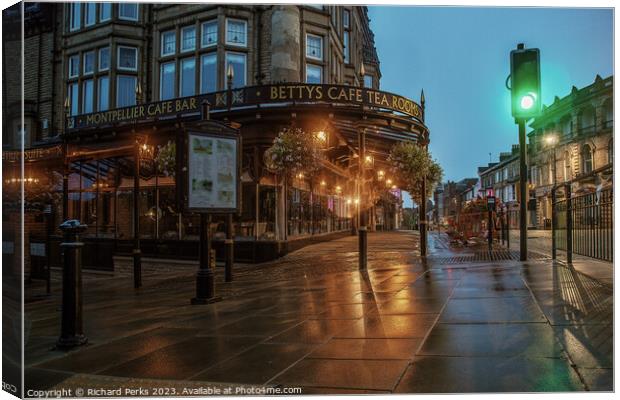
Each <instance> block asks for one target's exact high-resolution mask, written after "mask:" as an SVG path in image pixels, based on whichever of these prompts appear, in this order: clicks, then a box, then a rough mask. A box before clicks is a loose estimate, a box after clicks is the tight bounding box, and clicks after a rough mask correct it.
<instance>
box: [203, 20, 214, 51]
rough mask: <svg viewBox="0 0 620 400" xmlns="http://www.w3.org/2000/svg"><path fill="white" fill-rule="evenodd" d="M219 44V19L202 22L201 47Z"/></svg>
mask: <svg viewBox="0 0 620 400" xmlns="http://www.w3.org/2000/svg"><path fill="white" fill-rule="evenodd" d="M216 44H217V20H213V21H207V22H205V23H203V24H202V42H201V47H208V46H215V45H216Z"/></svg>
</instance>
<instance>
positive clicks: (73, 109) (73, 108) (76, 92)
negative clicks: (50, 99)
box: [67, 82, 80, 116]
mask: <svg viewBox="0 0 620 400" xmlns="http://www.w3.org/2000/svg"><path fill="white" fill-rule="evenodd" d="M67 95H68V96H69V103H70V108H69V113H70V114H71V116H75V115H78V112H79V106H80V87H79V85H78V84H77V82H76V83H71V84H69V88H68V90H67Z"/></svg>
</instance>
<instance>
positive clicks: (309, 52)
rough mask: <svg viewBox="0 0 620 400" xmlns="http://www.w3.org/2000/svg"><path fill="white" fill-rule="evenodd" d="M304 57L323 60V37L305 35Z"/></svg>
mask: <svg viewBox="0 0 620 400" xmlns="http://www.w3.org/2000/svg"><path fill="white" fill-rule="evenodd" d="M306 57H308V58H312V59H314V60H323V38H322V37H320V36H316V35H311V34H307V35H306Z"/></svg>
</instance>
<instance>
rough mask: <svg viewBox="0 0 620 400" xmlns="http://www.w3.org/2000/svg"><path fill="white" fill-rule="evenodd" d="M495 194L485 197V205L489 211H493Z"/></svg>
mask: <svg viewBox="0 0 620 400" xmlns="http://www.w3.org/2000/svg"><path fill="white" fill-rule="evenodd" d="M495 204H496V203H495V196H489V197H487V207H488V208H489V210H490V211H495Z"/></svg>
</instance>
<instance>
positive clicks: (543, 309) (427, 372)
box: [26, 232, 613, 394]
mask: <svg viewBox="0 0 620 400" xmlns="http://www.w3.org/2000/svg"><path fill="white" fill-rule="evenodd" d="M439 240H440V239H438V238H436V237H435V236H434V235H431V240H430V246H431V249H433V251H435V252H443V253H445V254H446V256H450V255H451V254H450V253H449V249H447V247H446V246H444V245H442V243H439ZM369 243H370V251H369V259H368V265H369V268H368V271H365V272H359V271H358V270H357V253H356V252H355V251H354V250H355V249H356V238H354V237H350V238H344V239H340V240H336V241H332V242H327V243H321V244H317V245H313V246H309V247H307V248H304V249H302V250H300V251H298V252H295V253H293V254H290V255H289V256H287V257H285V258H283V259H281V260H277V261H275V262H273V263H270V264H266V265H261V266H258V267H252V266H249V267H240V268H238V273H237V275H236V280H235V282H234V283H224V282H222V281H221V280H219V281H218V285H217V290H218V292H219V293H221V294H222V296H223V297H224V301H222V302H219V303H215V304H211V305H206V306H191V305H189V299H190V297H192V295H193V290H194V277H193V272H192V271H189V270H187V269H186V270H184V271H179V272H176V273H168V274H162V275H159V276H148V277H146V278H145V286H144V287H143V288H142V289H140V290H139V291H135V290H134V289H133V288H132V287H131V285H132V282H131V279H130V277H126V276H125V277H114V278H100V279H87V281H86V283H85V286H86V289H85V293H86V294H85V300H84V304H85V307H84V320H85V331H86V334H87V335H88V337H89V339H90V344H89V345H88V346H86V347H83V348H80V349H78V350H75V351H72V352H69V353H61V352H58V351H55V350H52V347H53V344H54V342H55V340H56V337H57V335H58V333H59V311H58V305H59V296H57V295H56V296H54V297H53V298H52V299H50V300H48V301H39V302H36V303H31V304H28V306H27V320H28V321H29V322H31V330H30V331H29V332H28V343H27V348H26V364H27V367H28V368H29V371H31V372H32V373H31V374H30V375H28V372H27V385H28V386H30V387H32V388H50V387H75V386H76V385H80V384H81V385H84V386H87V385H95V384H99V385H103V384H106V385H112V383H110V382H113V384H114V385H120V386H128V387H132V386H135V385H138V384H145V382H149V383H151V384H156V385H158V386H163V384H164V383H166V384H169V385H176V387H179V385H185V386H188V385H189V386H191V385H198V384H200V383H202V384H207V383H209V382H211V383H218V384H222V383H235V384H247V385H268V386H273V385H283V386H288V387H291V386H296V387H302V388H303V389H304V393H308V394H310V393H335V394H340V393H385V392H399V393H437V392H443V393H446V392H461V393H463V392H503V391H510V392H539V391H574V390H578V391H582V390H599V391H601V390H604V391H609V390H612V382H613V381H612V376H613V369H612V368H613V364H612V350H613V349H612V335H613V321H612V310H613V297H612V292H611V290H610V289H609V287H607V286H603V285H601V284H599V283H598V282H597V281H596V280H593V279H591V278H588V277H587V276H585V275H583V274H580V273H578V272H576V271H575V270H573V269H571V268H569V267H566V266H563V265H559V264H556V265H552V264H551V263H550V262H547V261H541V262H532V263H520V262H514V261H506V262H495V263H478V264H454V265H441V264H433V263H432V262H429V263H428V264H423V263H421V262H420V258H419V256H418V254H417V251H416V248H415V244H416V243H417V238H416V237H415V235H414V234H412V233H406V232H399V233H396V232H395V233H373V234H371V235H370V236H369ZM610 268H611V266H610ZM610 273H611V272H610ZM54 289H55V293H58V292H59V288H58V287H54ZM178 381H183V382H178ZM106 382H107V383H106Z"/></svg>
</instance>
